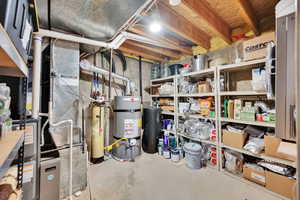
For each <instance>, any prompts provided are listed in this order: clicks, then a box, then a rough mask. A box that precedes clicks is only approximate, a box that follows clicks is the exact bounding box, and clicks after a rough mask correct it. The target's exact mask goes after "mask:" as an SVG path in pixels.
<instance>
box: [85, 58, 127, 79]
mask: <svg viewBox="0 0 300 200" xmlns="http://www.w3.org/2000/svg"><path fill="white" fill-rule="evenodd" d="M80 68H81V69H83V70H86V71H90V72H96V73H99V74H103V75H109V71H108V70H105V69H102V68H99V67H96V66H93V65H91V64H90V63H89V62H88V61H87V60H82V61H81V62H80ZM111 75H112V77H113V78H117V79H121V80H123V81H127V82H129V81H130V80H129V78H127V77H125V76H121V75H119V74H116V73H111Z"/></svg>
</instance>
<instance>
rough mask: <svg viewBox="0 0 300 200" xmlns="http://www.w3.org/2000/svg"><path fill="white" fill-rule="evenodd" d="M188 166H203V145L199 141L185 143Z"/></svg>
mask: <svg viewBox="0 0 300 200" xmlns="http://www.w3.org/2000/svg"><path fill="white" fill-rule="evenodd" d="M183 148H184V151H185V160H186V166H187V167H188V168H191V169H201V168H202V162H201V160H202V158H203V155H202V147H201V145H200V144H197V143H192V142H189V143H186V144H185V145H184V147H183Z"/></svg>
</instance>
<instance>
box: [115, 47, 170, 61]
mask: <svg viewBox="0 0 300 200" xmlns="http://www.w3.org/2000/svg"><path fill="white" fill-rule="evenodd" d="M119 49H120V50H121V51H124V52H127V53H131V54H134V55H137V56H142V57H144V58H147V59H150V60H154V61H160V62H163V61H166V60H167V59H166V57H164V56H162V55H161V54H158V53H153V52H151V51H149V50H146V49H142V48H140V47H138V46H135V45H132V44H128V43H127V44H126V43H123V44H122V46H121V47H119Z"/></svg>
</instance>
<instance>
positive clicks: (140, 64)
mask: <svg viewBox="0 0 300 200" xmlns="http://www.w3.org/2000/svg"><path fill="white" fill-rule="evenodd" d="M142 74H143V73H142V56H139V81H140V96H141V104H142V105H143V79H142V77H143V75H142Z"/></svg>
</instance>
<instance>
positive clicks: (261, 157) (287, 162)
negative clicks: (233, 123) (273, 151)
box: [221, 144, 296, 168]
mask: <svg viewBox="0 0 300 200" xmlns="http://www.w3.org/2000/svg"><path fill="white" fill-rule="evenodd" d="M221 146H222V147H223V148H227V149H231V150H233V151H237V152H240V153H243V154H246V155H249V156H253V157H255V158H260V159H263V160H266V161H271V162H276V163H281V164H284V165H288V166H291V167H294V168H296V162H292V161H289V160H284V159H280V158H274V157H271V156H267V155H265V154H264V153H261V154H254V153H252V152H249V151H246V150H244V149H239V148H235V147H231V146H228V145H225V144H222V145H221Z"/></svg>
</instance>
